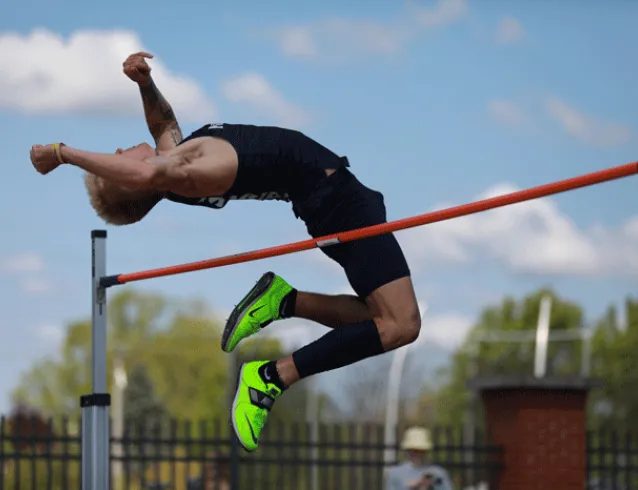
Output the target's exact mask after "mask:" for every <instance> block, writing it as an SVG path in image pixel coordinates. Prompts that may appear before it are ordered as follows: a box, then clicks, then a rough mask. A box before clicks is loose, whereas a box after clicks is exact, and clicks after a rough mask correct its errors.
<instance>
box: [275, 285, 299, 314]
mask: <svg viewBox="0 0 638 490" xmlns="http://www.w3.org/2000/svg"><path fill="white" fill-rule="evenodd" d="M296 303H297V290H296V289H293V290H292V291H290V292H289V293H288V294H287V295H286V296H285V297H284V299H283V300H282V301H281V305H280V306H279V314H280V315H281V318H290V317H292V316H293V315H294V314H295V305H296Z"/></svg>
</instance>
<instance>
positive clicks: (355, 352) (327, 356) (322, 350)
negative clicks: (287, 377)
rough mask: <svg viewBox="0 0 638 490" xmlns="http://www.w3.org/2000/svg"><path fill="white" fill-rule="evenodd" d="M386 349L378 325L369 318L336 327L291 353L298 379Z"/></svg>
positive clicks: (344, 364) (350, 362) (381, 352)
mask: <svg viewBox="0 0 638 490" xmlns="http://www.w3.org/2000/svg"><path fill="white" fill-rule="evenodd" d="M384 352H385V350H384V348H383V344H382V343H381V337H380V336H379V330H378V329H377V325H376V324H375V323H374V322H373V321H372V320H368V321H365V322H362V323H356V324H354V325H346V326H343V327H339V328H335V329H334V330H332V331H330V332H328V333H327V334H326V335H324V336H323V337H321V338H319V339H317V340H315V341H314V342H312V343H310V344H308V345H306V346H305V347H302V348H301V349H299V350H298V351H296V352H294V353H293V354H292V359H293V361H294V363H295V366H296V368H297V372H298V373H299V376H300V378H302V379H303V378H306V377H308V376H312V375H314V374H317V373H322V372H325V371H331V370H333V369H338V368H341V367H344V366H348V365H349V364H354V363H355V362H358V361H362V360H363V359H366V358H368V357H372V356H377V355H379V354H383V353H384Z"/></svg>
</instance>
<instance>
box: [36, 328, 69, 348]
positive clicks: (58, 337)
mask: <svg viewBox="0 0 638 490" xmlns="http://www.w3.org/2000/svg"><path fill="white" fill-rule="evenodd" d="M36 335H37V336H38V338H40V339H41V340H43V341H45V342H47V343H53V344H56V345H58V344H60V342H62V340H63V339H64V329H63V328H62V327H61V326H60V325H54V324H49V323H47V324H44V325H41V326H40V327H38V329H37V333H36Z"/></svg>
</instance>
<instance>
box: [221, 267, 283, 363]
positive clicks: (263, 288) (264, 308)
mask: <svg viewBox="0 0 638 490" xmlns="http://www.w3.org/2000/svg"><path fill="white" fill-rule="evenodd" d="M292 290H293V288H292V286H290V284H288V283H287V282H286V281H284V280H283V279H282V278H281V277H279V276H278V275H276V274H275V273H274V272H266V273H265V274H264V275H263V276H261V279H259V281H257V284H256V285H255V287H254V288H252V289H251V291H250V292H249V293H248V294H247V295H246V296H245V297H244V298H243V299H242V300H241V302H240V303H239V304H238V305H237V306H236V307H235V309H234V310H233V311H232V313H231V314H230V317H229V318H228V321H227V322H226V326H225V327H224V333H223V334H222V350H223V351H224V352H232V351H233V349H235V347H237V344H239V342H241V341H242V340H243V339H245V338H247V337H250V336H251V335H253V334H256V333H257V332H259V331H260V330H261V329H262V328H264V327H266V326H268V325H270V324H271V323H272V322H274V321H276V320H279V319H280V318H281V315H280V313H279V309H280V306H281V302H282V301H283V299H284V298H285V297H286V295H287V294H288V293H289V292H291V291H292Z"/></svg>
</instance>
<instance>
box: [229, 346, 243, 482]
mask: <svg viewBox="0 0 638 490" xmlns="http://www.w3.org/2000/svg"><path fill="white" fill-rule="evenodd" d="M228 360H229V367H230V370H229V372H228V380H229V381H231V384H230V390H229V395H230V396H229V403H230V410H231V411H232V409H233V399H234V398H235V391H236V390H237V389H238V386H239V381H240V380H239V369H240V368H241V359H240V356H239V349H235V350H234V351H233V352H231V354H230V356H229V359H228ZM232 381H234V383H232ZM233 387H234V390H233ZM239 449H240V448H239V440H238V439H237V435H236V434H235V433H234V432H233V431H232V430H231V431H230V458H229V459H230V475H229V476H230V482H229V483H230V490H239V457H240V455H239Z"/></svg>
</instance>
